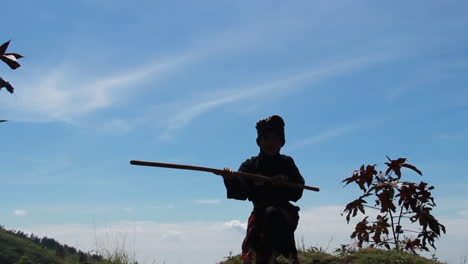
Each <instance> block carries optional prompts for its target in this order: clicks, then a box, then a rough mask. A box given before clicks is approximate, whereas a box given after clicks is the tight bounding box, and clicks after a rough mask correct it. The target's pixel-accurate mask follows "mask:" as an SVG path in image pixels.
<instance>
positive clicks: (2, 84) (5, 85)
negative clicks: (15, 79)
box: [0, 77, 15, 93]
mask: <svg viewBox="0 0 468 264" xmlns="http://www.w3.org/2000/svg"><path fill="white" fill-rule="evenodd" d="M2 88H5V89H7V91H8V92H9V93H13V91H14V90H15V88H13V86H11V84H10V83H9V82H7V81H5V80H3V78H2V77H0V90H1V89H2Z"/></svg>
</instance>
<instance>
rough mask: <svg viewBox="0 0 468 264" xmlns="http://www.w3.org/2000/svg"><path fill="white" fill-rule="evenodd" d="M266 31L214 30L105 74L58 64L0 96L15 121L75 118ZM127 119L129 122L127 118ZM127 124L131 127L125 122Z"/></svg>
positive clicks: (245, 45) (251, 43)
mask: <svg viewBox="0 0 468 264" xmlns="http://www.w3.org/2000/svg"><path fill="white" fill-rule="evenodd" d="M267 34H268V32H266V29H265V28H262V27H254V28H253V29H248V30H245V29H242V28H241V29H237V30H226V31H224V32H220V33H214V34H212V35H211V36H210V37H207V38H205V39H201V40H194V41H193V43H192V44H193V45H192V47H189V48H188V49H187V50H185V51H183V52H179V53H178V54H177V55H173V56H168V57H164V58H159V59H157V60H155V61H152V62H150V63H148V64H146V65H142V66H139V67H137V68H136V69H132V70H128V71H124V72H119V73H111V74H109V75H108V76H106V77H103V78H96V79H92V78H91V77H88V76H83V74H82V73H80V72H76V71H75V70H74V69H73V68H72V67H71V66H63V65H62V66H58V67H54V69H53V70H51V71H48V72H41V74H40V75H39V76H33V77H29V78H28V77H25V78H24V77H23V79H21V80H18V81H17V82H16V83H17V84H16V88H17V89H16V94H17V97H18V98H17V100H13V101H11V100H2V99H1V98H0V102H1V103H2V106H3V108H4V109H5V110H6V112H7V114H8V116H12V119H15V120H17V121H24V122H51V121H62V122H69V123H73V122H75V121H76V120H77V119H79V118H81V117H84V116H87V115H90V114H92V113H93V112H95V111H97V110H101V109H105V108H109V107H112V106H113V105H115V104H116V103H118V102H121V101H122V100H126V99H128V97H129V96H136V95H135V94H137V93H136V91H135V85H136V84H139V83H143V82H151V84H154V83H155V82H157V81H158V80H161V79H165V78H168V77H170V75H171V74H173V73H175V72H179V71H181V70H183V68H184V67H186V66H188V65H191V64H195V63H198V62H201V61H205V60H208V59H209V58H211V57H215V56H224V55H225V54H229V52H231V53H232V52H233V51H236V50H242V49H249V48H254V47H256V46H258V44H259V43H260V42H261V41H264V40H265V39H267V38H268V37H269V36H268V35H267ZM270 35H272V34H270ZM227 51H229V52H227ZM132 67H134V66H132ZM141 92H144V91H141ZM114 125H117V126H120V127H121V126H122V121H121V120H118V123H117V124H115V122H114V123H112V124H110V126H114ZM128 125H131V124H125V126H128ZM124 130H129V128H128V127H124Z"/></svg>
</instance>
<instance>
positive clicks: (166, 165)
mask: <svg viewBox="0 0 468 264" xmlns="http://www.w3.org/2000/svg"><path fill="white" fill-rule="evenodd" d="M130 164H132V165H139V166H149V167H163V168H171V169H183V170H195V171H206V172H212V173H214V174H218V175H222V174H223V172H224V170H220V169H213V168H207V167H199V166H192V165H183V164H171V163H162V162H151V161H141V160H131V161H130ZM232 173H233V174H234V175H238V176H241V177H245V178H249V179H252V180H262V181H266V182H273V180H272V179H271V178H269V177H266V176H263V175H258V174H252V173H246V172H240V171H233V172H232ZM279 184H281V185H286V186H289V187H295V188H301V189H306V190H310V191H315V192H318V191H320V189H319V188H317V187H312V186H307V185H304V184H299V183H292V182H285V181H282V182H279Z"/></svg>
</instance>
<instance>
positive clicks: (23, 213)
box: [13, 209, 28, 216]
mask: <svg viewBox="0 0 468 264" xmlns="http://www.w3.org/2000/svg"><path fill="white" fill-rule="evenodd" d="M13 214H14V215H16V216H25V215H27V214H28V211H26V210H22V209H16V210H14V211H13Z"/></svg>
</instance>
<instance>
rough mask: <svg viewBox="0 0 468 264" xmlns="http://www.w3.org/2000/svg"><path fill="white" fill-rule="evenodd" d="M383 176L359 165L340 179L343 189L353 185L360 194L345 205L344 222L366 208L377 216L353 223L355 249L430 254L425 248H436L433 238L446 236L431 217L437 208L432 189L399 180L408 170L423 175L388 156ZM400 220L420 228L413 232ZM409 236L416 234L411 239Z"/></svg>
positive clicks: (424, 184) (373, 167)
mask: <svg viewBox="0 0 468 264" xmlns="http://www.w3.org/2000/svg"><path fill="white" fill-rule="evenodd" d="M387 159H388V162H385V164H386V165H387V167H388V168H387V169H386V170H385V173H382V172H381V171H379V172H377V170H376V169H375V167H376V166H377V165H376V164H374V165H367V166H365V165H362V166H361V168H360V169H359V170H355V171H353V174H352V176H351V177H349V178H346V179H344V180H343V182H344V183H345V186H346V185H348V184H350V183H355V184H357V185H358V186H359V188H360V189H361V191H362V192H363V194H362V195H361V196H359V197H358V198H357V199H356V200H354V201H351V202H350V203H348V204H347V205H346V207H345V209H344V212H343V213H344V214H346V221H347V222H348V223H349V221H350V219H351V218H352V217H356V216H357V215H358V214H359V213H362V214H363V215H365V214H366V212H365V208H370V209H373V210H377V211H378V212H379V214H378V215H377V216H376V219H375V221H369V220H368V219H369V216H365V217H364V219H362V220H361V221H360V222H358V223H357V224H356V227H355V230H354V232H353V233H352V234H351V238H356V239H357V241H358V246H359V247H362V246H363V243H368V244H369V245H370V246H371V247H385V248H387V249H390V248H392V247H391V246H390V245H391V244H392V245H393V248H395V249H404V250H407V251H411V252H413V253H416V251H417V250H425V251H429V248H428V245H429V246H431V247H432V248H434V249H435V248H436V247H435V239H436V238H438V237H440V235H441V232H443V233H445V226H443V225H442V224H440V223H439V221H438V220H437V219H436V218H435V217H434V216H433V215H432V214H431V211H432V209H433V207H435V206H436V204H435V202H434V198H433V197H432V194H431V192H430V191H431V190H433V189H434V187H433V186H428V184H427V183H425V182H420V183H419V184H416V183H413V182H407V181H401V180H400V179H401V177H402V173H401V169H402V168H406V169H410V170H412V171H414V172H416V173H418V174H419V175H421V176H422V172H421V171H420V170H419V169H417V168H416V167H415V166H413V165H411V164H408V163H406V159H405V158H399V159H396V160H392V159H390V158H389V157H387ZM371 196H372V197H374V198H375V200H374V204H373V205H369V204H368V202H367V201H366V199H369V198H370V197H371ZM402 219H407V220H409V222H411V224H416V225H419V226H420V227H421V229H420V230H419V231H414V230H411V229H408V228H403V227H402V224H403V222H402ZM408 233H412V234H416V238H414V239H412V238H411V236H409V235H408Z"/></svg>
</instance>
